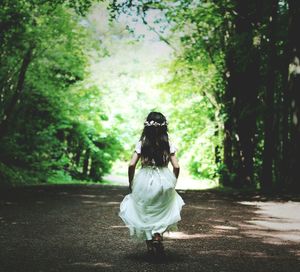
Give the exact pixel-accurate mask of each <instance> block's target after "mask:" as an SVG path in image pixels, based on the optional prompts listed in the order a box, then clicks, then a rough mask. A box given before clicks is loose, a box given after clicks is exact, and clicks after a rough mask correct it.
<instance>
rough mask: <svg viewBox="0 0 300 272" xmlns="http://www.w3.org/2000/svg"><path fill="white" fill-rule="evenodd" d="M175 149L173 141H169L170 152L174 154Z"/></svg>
mask: <svg viewBox="0 0 300 272" xmlns="http://www.w3.org/2000/svg"><path fill="white" fill-rule="evenodd" d="M176 151H177V148H176V146H175V145H174V144H173V143H170V154H175V152H176Z"/></svg>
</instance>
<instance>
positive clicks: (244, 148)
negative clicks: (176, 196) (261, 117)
mask: <svg viewBox="0 0 300 272" xmlns="http://www.w3.org/2000/svg"><path fill="white" fill-rule="evenodd" d="M234 4H235V13H236V16H235V18H234V26H235V28H234V33H233V35H232V45H229V49H228V50H227V53H226V66H227V67H226V68H227V69H228V74H229V76H228V77H227V85H228V90H227V91H228V93H229V96H230V97H231V102H230V105H232V107H231V110H229V112H228V113H229V118H230V119H231V120H230V121H228V123H227V124H225V127H226V126H227V128H226V129H227V130H228V131H229V130H231V133H230V134H231V135H230V136H231V137H230V139H231V144H232V147H231V149H232V153H233V162H234V164H233V169H232V171H233V172H234V173H235V175H236V178H235V181H234V184H233V185H234V186H236V187H240V186H249V185H254V182H253V156H254V150H255V141H254V135H255V132H256V116H257V112H256V109H257V105H258V100H257V93H258V88H259V82H260V76H259V54H258V49H257V48H255V47H254V45H253V28H254V25H255V24H256V20H257V18H256V17H255V16H253V14H254V12H253V11H254V9H255V5H253V1H234ZM230 122H231V123H230ZM228 131H225V135H226V137H228V135H229V134H228ZM225 140H226V141H229V138H227V139H226V138H225ZM227 145H228V146H227V150H226V153H227V160H228V159H229V158H230V157H229V152H230V150H229V147H230V144H229V142H227ZM224 155H225V154H224ZM224 162H225V164H227V163H228V162H226V160H225V156H224ZM229 163H230V159H229Z"/></svg>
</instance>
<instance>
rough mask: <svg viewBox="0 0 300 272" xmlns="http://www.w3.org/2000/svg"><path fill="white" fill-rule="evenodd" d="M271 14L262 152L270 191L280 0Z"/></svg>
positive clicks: (273, 4)
mask: <svg viewBox="0 0 300 272" xmlns="http://www.w3.org/2000/svg"><path fill="white" fill-rule="evenodd" d="M269 6H270V7H271V14H267V15H266V17H267V18H271V20H270V24H269V43H268V66H267V76H266V84H267V85H266V94H265V116H264V149H263V154H262V160H263V163H262V174H261V178H260V182H261V189H262V190H263V191H269V190H271V189H272V185H273V160H274V151H275V150H274V148H275V146H274V143H275V130H274V129H275V124H274V114H275V113H274V99H275V97H274V94H275V81H276V67H277V65H276V64H277V56H276V38H275V33H276V24H277V11H278V0H272V1H271V3H270V5H269Z"/></svg>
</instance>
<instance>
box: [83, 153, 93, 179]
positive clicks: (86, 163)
mask: <svg viewBox="0 0 300 272" xmlns="http://www.w3.org/2000/svg"><path fill="white" fill-rule="evenodd" d="M90 153H91V151H90V149H89V148H88V149H86V151H85V154H84V160H83V167H82V175H83V176H84V177H87V176H88V170H89V161H90Z"/></svg>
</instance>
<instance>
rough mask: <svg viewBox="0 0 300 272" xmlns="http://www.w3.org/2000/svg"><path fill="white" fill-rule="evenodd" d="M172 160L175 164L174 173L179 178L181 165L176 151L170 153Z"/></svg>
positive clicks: (173, 164)
mask: <svg viewBox="0 0 300 272" xmlns="http://www.w3.org/2000/svg"><path fill="white" fill-rule="evenodd" d="M170 162H171V164H172V166H173V173H174V175H175V177H176V178H178V176H179V171H180V167H179V163H178V160H177V157H176V155H175V153H174V154H171V155H170Z"/></svg>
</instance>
